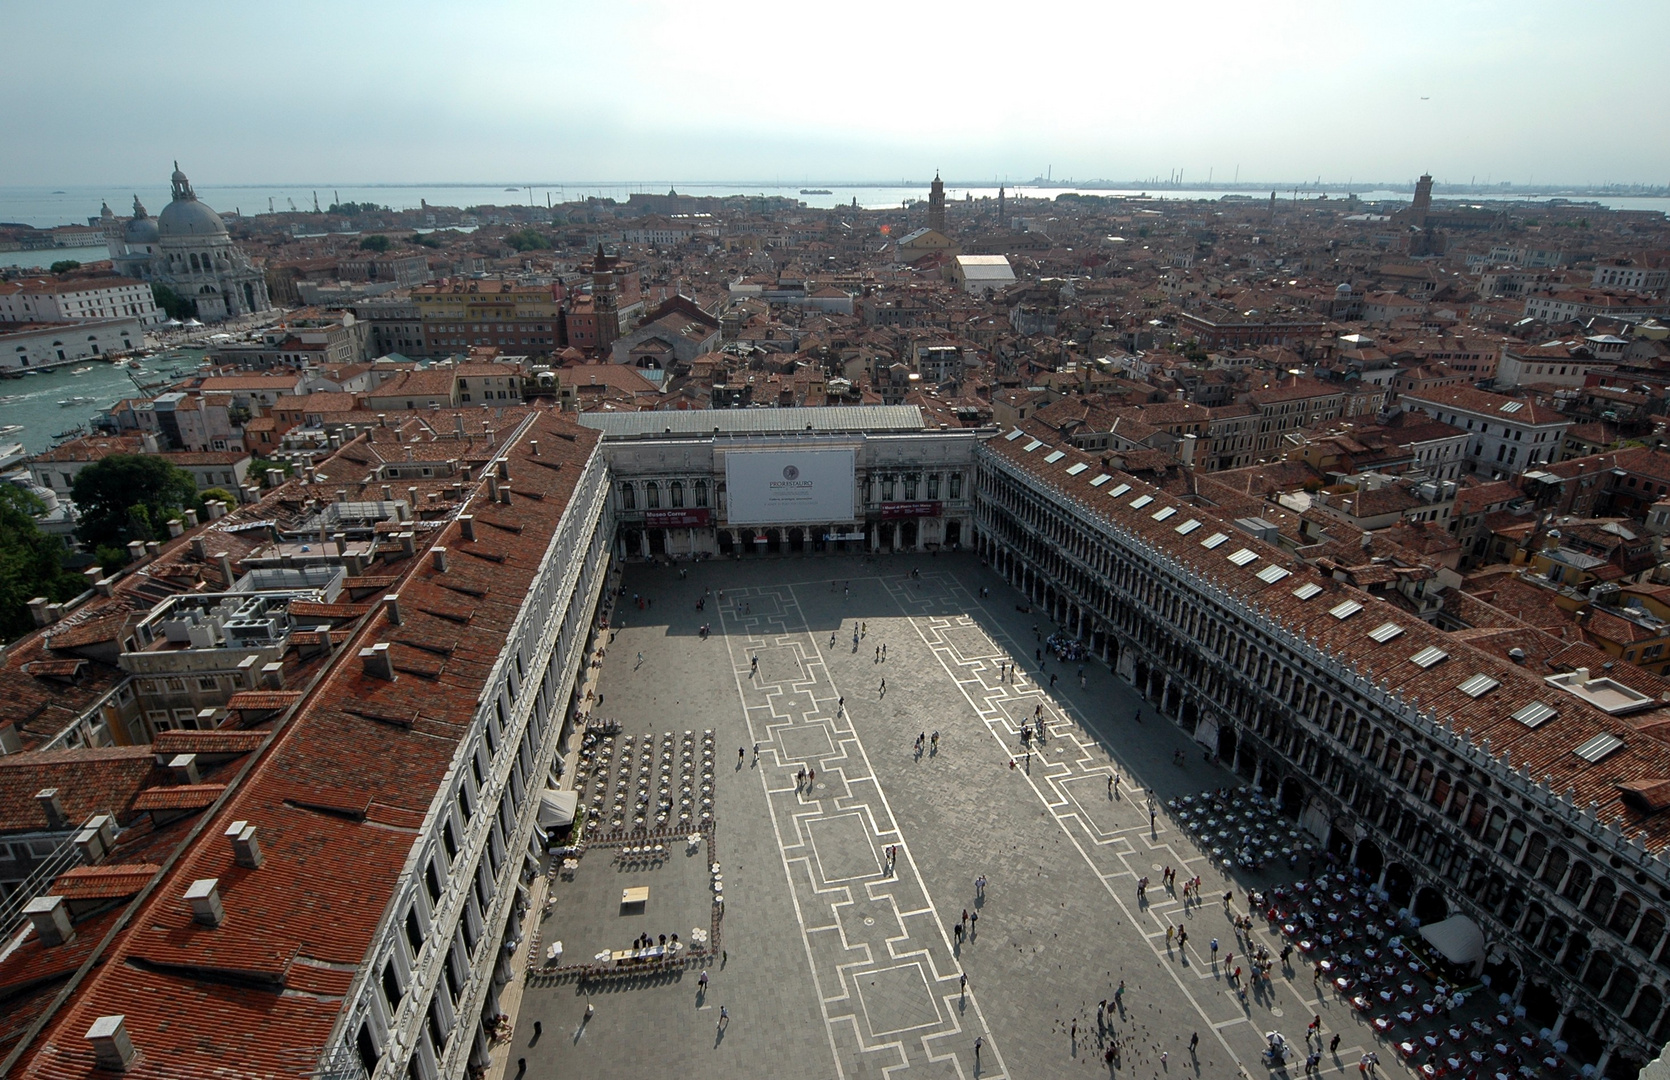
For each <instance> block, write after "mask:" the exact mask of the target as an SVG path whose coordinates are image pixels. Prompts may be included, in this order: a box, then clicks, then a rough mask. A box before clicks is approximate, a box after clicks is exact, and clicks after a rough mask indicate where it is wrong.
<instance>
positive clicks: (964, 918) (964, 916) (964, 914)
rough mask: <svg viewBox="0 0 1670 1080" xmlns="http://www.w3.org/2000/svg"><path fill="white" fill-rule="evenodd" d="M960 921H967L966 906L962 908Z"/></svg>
mask: <svg viewBox="0 0 1670 1080" xmlns="http://www.w3.org/2000/svg"><path fill="white" fill-rule="evenodd" d="M962 921H963V922H965V923H966V922H968V909H967V908H963V917H962Z"/></svg>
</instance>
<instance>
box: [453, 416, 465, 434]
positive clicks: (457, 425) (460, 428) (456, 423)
mask: <svg viewBox="0 0 1670 1080" xmlns="http://www.w3.org/2000/svg"><path fill="white" fill-rule="evenodd" d="M452 419H453V429H454V430H455V431H456V432H457V433H458V435H459V437H460V438H462V437H463V435H464V414H463V413H454V414H453V417H452Z"/></svg>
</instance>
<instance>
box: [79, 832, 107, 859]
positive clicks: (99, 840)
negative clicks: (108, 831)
mask: <svg viewBox="0 0 1670 1080" xmlns="http://www.w3.org/2000/svg"><path fill="white" fill-rule="evenodd" d="M75 850H76V851H78V852H80V853H81V861H82V863H83V864H84V865H87V866H92V865H93V864H94V863H96V862H98V861H99V860H101V859H103V858H104V852H105V848H104V837H103V836H102V835H100V834H99V831H98V830H97V829H94V828H86V829H82V830H81V831H80V832H78V833H76V834H75Z"/></svg>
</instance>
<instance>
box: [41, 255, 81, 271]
mask: <svg viewBox="0 0 1670 1080" xmlns="http://www.w3.org/2000/svg"><path fill="white" fill-rule="evenodd" d="M47 269H48V270H50V271H52V272H53V273H54V274H67V273H69V272H70V271H71V270H79V269H81V264H80V263H78V262H76V261H75V260H74V259H59V260H58V261H57V262H55V263H53V264H52V265H51V266H49V267H47Z"/></svg>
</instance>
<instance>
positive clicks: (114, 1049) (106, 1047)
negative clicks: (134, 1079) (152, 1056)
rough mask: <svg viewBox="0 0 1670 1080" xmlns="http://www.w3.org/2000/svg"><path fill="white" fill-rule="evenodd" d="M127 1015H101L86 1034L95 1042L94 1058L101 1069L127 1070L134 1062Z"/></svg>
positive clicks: (89, 1040)
mask: <svg viewBox="0 0 1670 1080" xmlns="http://www.w3.org/2000/svg"><path fill="white" fill-rule="evenodd" d="M126 1020H127V1017H126V1016H123V1015H122V1014H121V1013H117V1014H116V1015H115V1016H101V1017H99V1018H98V1019H97V1020H94V1021H93V1026H92V1027H90V1028H88V1029H87V1034H86V1035H85V1036H84V1037H85V1038H86V1040H87V1041H88V1042H90V1043H92V1044H93V1058H94V1060H95V1061H96V1062H97V1064H98V1067H99V1068H101V1069H112V1070H114V1071H116V1072H125V1071H126V1070H127V1067H128V1066H129V1065H130V1064H132V1063H133V1055H134V1049H133V1040H132V1039H130V1038H128V1029H127V1024H126Z"/></svg>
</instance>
